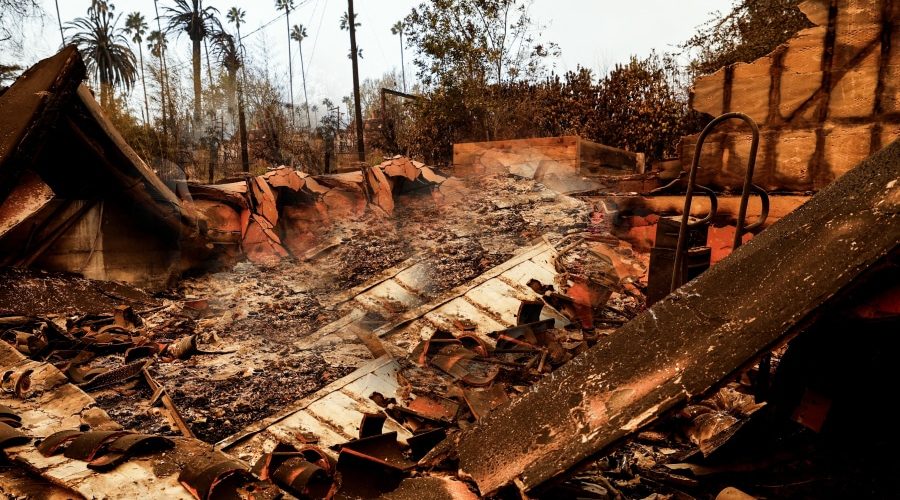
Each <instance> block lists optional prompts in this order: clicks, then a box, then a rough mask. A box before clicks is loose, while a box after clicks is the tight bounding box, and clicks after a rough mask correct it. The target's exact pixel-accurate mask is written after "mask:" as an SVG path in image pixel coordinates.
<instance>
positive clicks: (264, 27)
mask: <svg viewBox="0 0 900 500" xmlns="http://www.w3.org/2000/svg"><path fill="white" fill-rule="evenodd" d="M309 1H310V0H303V1H302V2H300V4H299V5H297V6H295V7H294V8H293V9H291V10H292V11H293V10H297V9H299V8H300V7H303V6H304V5H306V4H308V3H309ZM289 12H290V11H289ZM289 12H285V13H284V14H279V15H278V16H277V17H276V18H275V19H272V20H271V21H269V22H267V23H265V24H263V25H262V26H260V27H259V28H256V29H255V30H253V31H251V32H250V33H247V34H246V35H242V36H241V40H242V41H243V40H244V38H247V37H248V36H250V35H252V34H254V33H256V32H257V31H260V30H264V29H266V28H268V27H269V26H270V25H272V24H273V23H274V22H275V21H277V20H279V19H281V18H282V17H284V16H285V15H286V14H288V13H289Z"/></svg>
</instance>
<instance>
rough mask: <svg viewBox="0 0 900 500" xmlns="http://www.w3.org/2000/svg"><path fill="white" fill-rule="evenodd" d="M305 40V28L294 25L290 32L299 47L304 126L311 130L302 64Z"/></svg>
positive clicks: (300, 25) (304, 73)
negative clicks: (304, 103)
mask: <svg viewBox="0 0 900 500" xmlns="http://www.w3.org/2000/svg"><path fill="white" fill-rule="evenodd" d="M305 38H306V27H305V26H303V25H302V24H299V25H298V24H295V25H294V29H293V30H291V39H292V40H294V41H296V42H297V45H298V46H299V47H300V76H302V77H303V101H304V102H306V103H307V104H306V125H307V126H309V127H310V128H312V121H310V119H309V97H308V96H307V95H306V66H305V65H304V64H303V40H304V39H305Z"/></svg>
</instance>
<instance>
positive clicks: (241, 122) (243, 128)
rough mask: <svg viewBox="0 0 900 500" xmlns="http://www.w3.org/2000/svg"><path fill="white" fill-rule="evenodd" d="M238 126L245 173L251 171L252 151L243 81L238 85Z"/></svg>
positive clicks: (242, 165)
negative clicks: (245, 111)
mask: <svg viewBox="0 0 900 500" xmlns="http://www.w3.org/2000/svg"><path fill="white" fill-rule="evenodd" d="M237 94H238V96H237V98H238V127H239V130H240V135H241V167H242V168H243V170H244V173H250V151H249V148H248V147H247V117H246V115H245V114H244V89H243V85H241V83H240V82H239V83H238V86H237Z"/></svg>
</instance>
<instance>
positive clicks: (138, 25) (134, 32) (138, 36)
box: [125, 12, 150, 126]
mask: <svg viewBox="0 0 900 500" xmlns="http://www.w3.org/2000/svg"><path fill="white" fill-rule="evenodd" d="M125 31H127V32H128V33H129V34H131V41H132V42H134V43H135V45H137V48H138V56H139V57H140V59H139V61H140V64H141V87H142V88H143V89H144V125H145V126H146V125H147V121H148V120H149V119H150V103H149V101H148V100H147V79H146V78H145V77H144V49H143V47H141V42H142V41H144V33H146V32H147V23H146V22H144V16H142V15H141V13H140V12H132V13H131V14H128V17H127V18H126V19H125Z"/></svg>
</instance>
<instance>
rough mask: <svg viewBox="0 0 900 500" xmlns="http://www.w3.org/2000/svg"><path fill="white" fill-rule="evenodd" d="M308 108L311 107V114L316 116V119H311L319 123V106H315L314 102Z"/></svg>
mask: <svg viewBox="0 0 900 500" xmlns="http://www.w3.org/2000/svg"><path fill="white" fill-rule="evenodd" d="M310 109H311V110H312V112H313V116H315V117H316V119H315V120H313V121H314V122H315V123H319V107H318V106H316V105H315V104H313V105H312V106H311V107H310Z"/></svg>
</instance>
